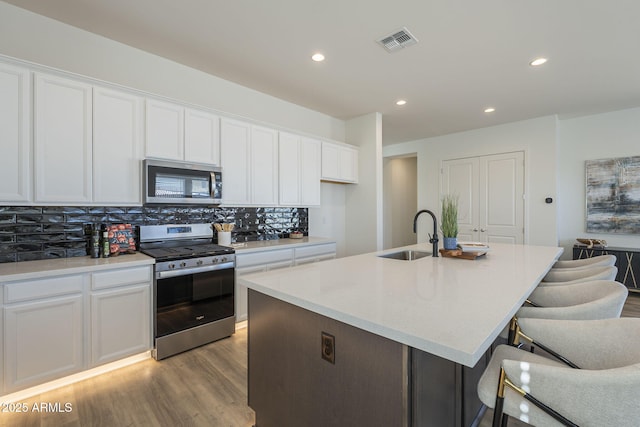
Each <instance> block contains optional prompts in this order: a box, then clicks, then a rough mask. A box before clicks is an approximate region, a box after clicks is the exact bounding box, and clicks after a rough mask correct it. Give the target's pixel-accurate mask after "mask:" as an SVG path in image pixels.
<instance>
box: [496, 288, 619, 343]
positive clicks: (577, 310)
mask: <svg viewBox="0 0 640 427" xmlns="http://www.w3.org/2000/svg"><path fill="white" fill-rule="evenodd" d="M628 294H629V290H628V289H627V287H626V286H624V285H623V284H622V283H619V282H615V281H613V280H595V281H591V282H584V283H572V284H568V285H564V284H558V285H556V286H538V287H537V288H536V289H534V291H533V292H532V293H531V295H529V298H528V299H527V301H528V302H529V304H526V305H524V306H522V307H520V309H518V311H517V313H516V315H515V318H516V319H521V318H537V319H562V320H596V319H613V318H617V317H620V314H621V313H622V308H623V307H624V303H625V301H626V300H627V296H628ZM500 337H502V338H505V339H511V338H509V327H507V328H505V329H504V330H503V331H502V332H501V333H500Z"/></svg>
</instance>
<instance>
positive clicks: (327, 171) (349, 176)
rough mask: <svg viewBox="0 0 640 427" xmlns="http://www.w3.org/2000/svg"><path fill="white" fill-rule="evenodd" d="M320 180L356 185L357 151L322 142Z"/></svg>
mask: <svg viewBox="0 0 640 427" xmlns="http://www.w3.org/2000/svg"><path fill="white" fill-rule="evenodd" d="M322 179H324V180H326V181H337V182H349V183H357V182H358V150H357V149H355V148H351V147H348V146H343V145H339V144H334V143H331V142H326V141H325V142H323V143H322Z"/></svg>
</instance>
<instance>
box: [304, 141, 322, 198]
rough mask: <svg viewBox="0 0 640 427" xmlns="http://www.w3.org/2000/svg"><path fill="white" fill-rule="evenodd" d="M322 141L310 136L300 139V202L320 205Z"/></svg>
mask: <svg viewBox="0 0 640 427" xmlns="http://www.w3.org/2000/svg"><path fill="white" fill-rule="evenodd" d="M321 147H322V143H321V142H320V141H318V140H315V139H311V138H304V137H303V138H302V139H301V140H300V202H301V203H300V204H301V205H302V206H320V164H321V162H320V159H321V156H322V152H321Z"/></svg>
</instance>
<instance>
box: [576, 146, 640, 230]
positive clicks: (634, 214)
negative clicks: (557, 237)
mask: <svg viewBox="0 0 640 427" xmlns="http://www.w3.org/2000/svg"><path fill="white" fill-rule="evenodd" d="M585 170H586V183H587V188H586V193H587V232H592V233H620V234H640V156H634V157H618V158H613V159H599V160H587V161H586V162H585Z"/></svg>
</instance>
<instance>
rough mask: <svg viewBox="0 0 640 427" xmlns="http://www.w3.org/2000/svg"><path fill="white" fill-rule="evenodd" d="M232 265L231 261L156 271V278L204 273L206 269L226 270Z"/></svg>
mask: <svg viewBox="0 0 640 427" xmlns="http://www.w3.org/2000/svg"><path fill="white" fill-rule="evenodd" d="M234 267H235V263H234V262H233V261H231V262H224V263H222V264H213V265H206V266H204V267H193V268H189V269H185V270H172V271H160V272H158V273H156V277H157V278H158V279H168V278H170V277H178V276H187V275H189V274H195V273H206V272H208V271H216V270H226V269H229V268H234Z"/></svg>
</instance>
